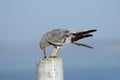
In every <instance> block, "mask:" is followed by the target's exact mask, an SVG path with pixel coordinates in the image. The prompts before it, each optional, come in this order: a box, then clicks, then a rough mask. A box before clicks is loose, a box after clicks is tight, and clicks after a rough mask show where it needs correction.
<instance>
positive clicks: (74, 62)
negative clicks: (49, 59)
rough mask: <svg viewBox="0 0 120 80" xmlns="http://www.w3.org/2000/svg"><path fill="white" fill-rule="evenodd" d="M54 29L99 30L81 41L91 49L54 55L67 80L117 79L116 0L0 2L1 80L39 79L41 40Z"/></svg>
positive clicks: (119, 26) (119, 18) (119, 23)
mask: <svg viewBox="0 0 120 80" xmlns="http://www.w3.org/2000/svg"><path fill="white" fill-rule="evenodd" d="M56 28H62V29H75V30H77V31H85V30H89V29H97V30H98V31H97V32H95V33H93V34H94V36H93V37H91V38H87V39H83V40H81V42H84V43H86V44H89V45H91V46H93V47H94V49H88V48H85V47H78V46H76V45H72V44H68V45H65V46H64V48H63V49H62V50H60V51H59V52H58V55H59V56H62V57H63V60H64V78H65V80H120V0H0V80H37V78H36V62H37V61H38V60H41V59H42V58H43V52H42V50H40V48H39V41H40V39H41V37H42V35H43V34H44V33H46V32H48V31H50V30H52V29H56ZM52 50H53V48H52V47H48V48H47V52H48V56H49V55H50V53H51V51H52Z"/></svg>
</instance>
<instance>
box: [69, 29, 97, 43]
mask: <svg viewBox="0 0 120 80" xmlns="http://www.w3.org/2000/svg"><path fill="white" fill-rule="evenodd" d="M95 31H97V30H96V29H93V30H88V31H83V32H77V33H74V34H73V35H74V37H73V38H72V40H71V41H72V42H74V41H77V40H79V39H82V38H87V37H92V36H93V35H92V34H90V33H92V32H95Z"/></svg>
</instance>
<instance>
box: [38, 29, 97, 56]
mask: <svg viewBox="0 0 120 80" xmlns="http://www.w3.org/2000/svg"><path fill="white" fill-rule="evenodd" d="M95 31H97V30H96V29H93V30H88V31H82V32H77V31H75V30H72V29H54V30H52V31H50V32H47V33H46V34H45V35H43V37H42V39H41V41H40V48H41V49H42V50H43V52H44V58H46V57H47V56H46V47H48V46H50V45H52V46H54V50H53V52H52V54H51V56H50V57H52V58H55V57H56V56H57V55H56V53H57V51H58V50H59V49H60V48H62V46H63V45H64V44H66V43H72V44H76V45H78V46H84V47H87V48H93V47H91V46H89V45H86V44H83V43H81V42H80V41H78V40H80V39H83V38H87V37H92V36H93V35H92V34H91V33H92V32H95Z"/></svg>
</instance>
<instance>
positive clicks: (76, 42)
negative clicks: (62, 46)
mask: <svg viewBox="0 0 120 80" xmlns="http://www.w3.org/2000/svg"><path fill="white" fill-rule="evenodd" d="M73 44H76V45H78V46H84V47H87V48H93V47H92V46H89V45H86V44H83V43H80V42H79V41H74V42H73Z"/></svg>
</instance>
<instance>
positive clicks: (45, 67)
mask: <svg viewBox="0 0 120 80" xmlns="http://www.w3.org/2000/svg"><path fill="white" fill-rule="evenodd" d="M37 80H63V60H62V58H61V57H56V58H45V59H43V60H41V61H38V62H37Z"/></svg>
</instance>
